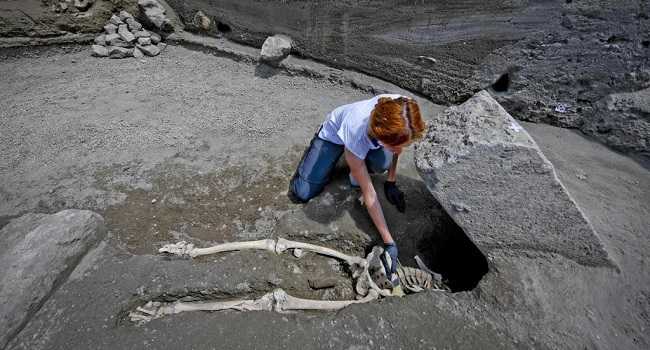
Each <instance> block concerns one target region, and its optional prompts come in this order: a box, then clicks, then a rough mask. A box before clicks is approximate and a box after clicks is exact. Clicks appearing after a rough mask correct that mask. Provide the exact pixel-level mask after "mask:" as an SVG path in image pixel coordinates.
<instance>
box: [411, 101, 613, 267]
mask: <svg viewBox="0 0 650 350" xmlns="http://www.w3.org/2000/svg"><path fill="white" fill-rule="evenodd" d="M416 165H417V167H418V170H419V172H420V175H421V176H422V178H423V179H424V180H425V182H426V183H427V187H428V188H429V190H430V191H431V193H432V194H433V195H434V197H436V199H437V200H438V202H440V204H441V205H442V206H443V207H444V208H445V209H446V210H447V212H448V213H449V214H450V215H451V216H452V217H453V218H454V221H455V222H456V223H457V224H458V225H459V226H460V227H461V228H462V229H463V231H464V232H465V233H466V234H467V235H468V236H469V237H470V239H472V241H473V242H474V243H475V244H476V245H477V246H478V247H479V248H480V249H481V250H482V251H483V252H484V253H486V254H487V253H489V252H490V251H492V250H508V251H510V252H517V251H521V252H520V253H519V254H525V252H526V251H532V252H535V251H542V252H551V253H557V254H561V255H564V256H566V257H567V258H569V259H573V260H575V261H577V262H580V263H583V264H586V265H594V266H599V265H600V266H608V265H611V264H612V262H611V261H610V260H609V259H608V256H607V253H606V251H605V250H604V248H603V246H602V243H601V242H600V240H599V239H598V236H597V235H596V233H595V232H594V230H593V228H592V227H591V225H590V224H589V222H588V221H587V219H586V218H585V216H584V215H583V213H582V212H581V210H580V209H579V208H578V206H577V205H576V203H575V201H574V200H573V198H572V197H571V196H570V195H569V193H568V192H567V191H566V189H565V188H564V186H563V185H562V183H561V182H560V180H559V179H558V177H557V175H556V173H555V170H554V168H553V165H552V164H551V163H550V162H549V161H548V159H546V157H545V156H544V154H542V152H541V151H540V150H539V148H538V147H537V144H535V142H534V141H533V139H532V138H531V137H530V136H529V135H528V133H527V132H526V131H525V130H524V129H523V128H522V127H521V126H520V125H519V124H518V123H517V122H516V121H515V120H514V119H513V118H512V117H511V116H510V115H509V114H508V112H506V111H505V110H504V109H503V108H502V107H501V106H500V105H499V103H498V102H496V101H495V100H494V99H493V98H492V97H491V96H490V94H489V93H488V92H486V91H481V92H479V93H478V94H476V95H475V96H474V97H472V98H471V99H469V100H468V101H467V102H465V103H463V104H462V105H460V106H453V107H450V108H448V109H447V110H445V112H443V113H440V114H437V115H434V116H433V120H432V122H431V123H430V126H429V130H428V132H427V136H426V138H425V140H424V141H423V142H421V143H419V144H418V145H417V149H416Z"/></svg>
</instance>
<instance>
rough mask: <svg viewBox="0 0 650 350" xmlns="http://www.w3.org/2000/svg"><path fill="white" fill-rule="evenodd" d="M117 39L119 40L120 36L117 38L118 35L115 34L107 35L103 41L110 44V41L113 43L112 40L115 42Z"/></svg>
mask: <svg viewBox="0 0 650 350" xmlns="http://www.w3.org/2000/svg"><path fill="white" fill-rule="evenodd" d="M117 39H120V36H119V35H118V34H115V33H113V34H108V35H106V36H105V37H104V40H105V41H106V42H107V43H108V44H110V43H111V41H113V40H117Z"/></svg>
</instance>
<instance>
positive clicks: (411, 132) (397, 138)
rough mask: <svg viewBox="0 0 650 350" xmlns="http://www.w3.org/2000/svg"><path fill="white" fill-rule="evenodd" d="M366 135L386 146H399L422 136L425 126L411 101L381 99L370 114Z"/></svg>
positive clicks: (417, 107)
mask: <svg viewBox="0 0 650 350" xmlns="http://www.w3.org/2000/svg"><path fill="white" fill-rule="evenodd" d="M369 125H370V128H369V130H368V135H369V136H370V137H373V138H375V139H377V140H379V141H381V142H382V143H383V144H385V145H388V146H399V145H403V144H405V143H407V142H411V141H415V140H418V139H420V138H422V136H423V135H424V131H425V130H426V125H425V124H424V121H423V120H422V116H421V115H420V107H419V106H418V103H417V102H415V100H413V99H408V98H404V97H400V98H397V99H392V98H390V97H381V98H379V101H377V104H376V105H375V108H374V109H373V110H372V113H371V114H370V123H369Z"/></svg>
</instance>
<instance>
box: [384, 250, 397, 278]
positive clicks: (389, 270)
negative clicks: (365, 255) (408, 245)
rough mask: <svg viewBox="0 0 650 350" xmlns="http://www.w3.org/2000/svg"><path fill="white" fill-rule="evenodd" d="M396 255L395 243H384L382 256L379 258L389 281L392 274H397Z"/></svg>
mask: <svg viewBox="0 0 650 350" xmlns="http://www.w3.org/2000/svg"><path fill="white" fill-rule="evenodd" d="M397 253H398V252H397V246H396V245H395V242H391V243H384V254H382V255H381V257H380V258H381V262H382V264H384V268H385V269H386V276H387V277H388V278H389V279H390V278H391V276H392V275H393V274H395V273H397ZM386 256H388V257H390V259H387V258H386ZM388 260H390V261H388Z"/></svg>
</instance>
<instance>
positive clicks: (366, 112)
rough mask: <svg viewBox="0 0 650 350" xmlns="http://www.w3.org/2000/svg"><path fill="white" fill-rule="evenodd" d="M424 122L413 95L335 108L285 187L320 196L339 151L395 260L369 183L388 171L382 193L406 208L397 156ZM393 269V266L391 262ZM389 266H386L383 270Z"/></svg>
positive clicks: (297, 193)
mask: <svg viewBox="0 0 650 350" xmlns="http://www.w3.org/2000/svg"><path fill="white" fill-rule="evenodd" d="M424 131H425V124H424V122H423V121H422V117H421V116H420V109H419V107H418V105H417V102H416V101H415V100H413V99H410V98H406V97H403V96H400V95H388V94H386V95H379V96H375V97H373V98H371V99H368V100H364V101H359V102H355V103H351V104H347V105H343V106H340V107H338V108H336V109H334V110H333V111H332V112H331V113H330V114H329V115H328V116H327V120H326V121H325V122H324V123H323V125H322V126H321V127H320V129H319V131H318V132H317V133H316V135H314V138H313V139H312V140H311V143H310V145H309V148H308V149H307V150H306V151H305V154H304V155H303V157H302V159H301V160H300V164H299V165H298V169H297V170H296V173H295V175H294V176H293V178H292V179H291V183H290V185H289V191H290V193H291V195H292V196H293V197H294V198H296V199H297V200H300V201H303V202H306V201H308V200H309V199H311V198H313V197H314V196H316V195H317V194H319V193H320V192H321V191H322V190H323V188H324V187H325V185H326V184H327V182H328V181H329V177H330V173H331V172H332V170H333V169H334V167H335V165H336V163H337V161H338V159H339V157H340V156H341V154H344V156H345V160H346V162H347V164H348V166H349V168H350V182H351V183H352V185H353V186H359V187H361V192H362V193H363V200H364V203H365V205H366V208H367V209H368V213H369V214H370V217H371V218H372V222H373V223H374V224H375V227H376V228H377V231H379V234H380V235H381V238H382V240H383V241H384V246H385V248H386V253H387V254H388V255H389V256H390V258H391V261H392V262H395V261H397V246H396V245H395V242H394V240H393V237H392V236H391V234H390V231H389V230H388V226H387V225H386V220H385V219H384V214H383V212H382V209H381V205H380V204H379V200H378V198H377V193H376V191H375V188H374V187H373V185H372V182H371V181H370V176H369V174H370V173H383V172H385V171H386V170H388V177H387V179H386V182H385V183H384V192H385V194H386V198H387V199H388V201H389V202H390V203H391V204H393V205H395V206H396V207H397V209H398V210H399V211H400V212H404V210H405V202H404V193H403V192H402V191H400V190H399V189H398V188H397V185H396V184H395V180H396V178H397V160H398V158H399V155H400V154H401V153H402V150H403V149H404V147H407V146H409V145H410V144H411V143H412V142H413V141H414V140H417V139H419V138H421V137H422V135H423V134H424ZM390 265H391V268H390V271H387V272H391V273H394V272H395V268H396V265H395V264H390ZM387 270H388V268H387Z"/></svg>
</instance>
